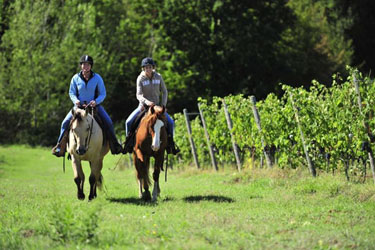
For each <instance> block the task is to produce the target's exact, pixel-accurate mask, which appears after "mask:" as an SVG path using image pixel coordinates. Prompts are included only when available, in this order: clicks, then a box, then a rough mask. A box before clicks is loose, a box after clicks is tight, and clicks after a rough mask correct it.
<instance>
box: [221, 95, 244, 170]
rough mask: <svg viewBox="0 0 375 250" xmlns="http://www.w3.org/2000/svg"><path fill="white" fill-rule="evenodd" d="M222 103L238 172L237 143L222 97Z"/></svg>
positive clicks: (239, 168) (238, 156)
mask: <svg viewBox="0 0 375 250" xmlns="http://www.w3.org/2000/svg"><path fill="white" fill-rule="evenodd" d="M223 105H224V112H225V118H226V120H227V125H228V129H229V133H230V137H231V140H232V146H233V151H234V156H235V158H236V162H237V169H238V172H240V171H241V161H240V154H239V153H238V146H237V143H236V141H235V139H234V136H233V133H232V128H233V125H232V119H231V118H230V114H229V112H228V107H227V104H226V103H225V100H224V99H223Z"/></svg>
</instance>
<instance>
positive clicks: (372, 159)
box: [353, 73, 375, 183]
mask: <svg viewBox="0 0 375 250" xmlns="http://www.w3.org/2000/svg"><path fill="white" fill-rule="evenodd" d="M353 82H354V87H355V91H356V93H357V99H358V107H359V112H360V113H361V114H362V100H361V93H360V91H359V84H358V80H357V78H356V76H355V73H353ZM362 122H363V127H364V129H365V132H366V133H367V136H368V137H369V141H371V138H370V128H369V124H368V123H367V122H366V121H365V120H363V121H362ZM368 158H369V160H370V166H371V172H372V179H373V181H374V183H375V168H374V155H373V152H372V149H371V146H369V147H368Z"/></svg>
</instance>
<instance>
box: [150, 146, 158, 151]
mask: <svg viewBox="0 0 375 250" xmlns="http://www.w3.org/2000/svg"><path fill="white" fill-rule="evenodd" d="M151 148H152V150H153V151H158V150H159V147H158V146H154V145H151Z"/></svg>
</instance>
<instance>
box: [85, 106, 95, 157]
mask: <svg viewBox="0 0 375 250" xmlns="http://www.w3.org/2000/svg"><path fill="white" fill-rule="evenodd" d="M86 108H87V107H86ZM86 108H85V110H86ZM93 126H94V109H93V108H91V126H90V132H89V136H87V138H86V141H85V149H86V151H87V150H88V149H89V145H90V141H91V135H92V127H93Z"/></svg>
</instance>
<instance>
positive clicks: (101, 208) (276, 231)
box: [0, 146, 375, 249]
mask: <svg viewBox="0 0 375 250" xmlns="http://www.w3.org/2000/svg"><path fill="white" fill-rule="evenodd" d="M124 157H125V156H122V159H124ZM126 157H127V156H126ZM119 159H120V156H112V155H108V156H107V157H106V158H105V163H104V170H103V176H104V184H105V188H104V190H103V191H99V193H98V198H97V199H96V200H94V201H92V202H88V201H87V196H88V188H89V185H88V175H89V173H88V172H89V167H88V164H87V163H85V164H84V168H85V170H86V185H85V194H86V200H85V201H79V200H77V199H76V186H75V184H74V182H73V173H72V169H71V162H70V161H66V172H65V173H63V171H62V159H61V158H55V157H53V156H52V155H51V154H50V150H49V149H46V148H31V147H27V146H0V249H98V248H99V249H374V246H375V237H374V233H375V185H374V184H372V183H367V184H355V183H351V182H347V181H345V179H344V175H340V176H331V175H320V176H319V177H317V178H315V179H314V178H312V177H310V175H309V173H308V172H307V170H306V172H297V171H291V170H289V171H286V170H278V169H274V170H260V169H255V170H245V171H243V172H241V173H237V172H236V171H235V170H234V169H233V170H222V171H219V172H218V173H214V172H211V171H197V170H192V169H191V170H189V169H185V170H184V171H181V170H176V169H175V170H169V171H168V181H167V182H165V181H164V172H163V173H162V176H161V183H160V184H161V191H162V193H161V197H160V199H159V202H158V203H156V204H153V203H143V202H140V201H139V200H138V198H137V195H138V190H137V184H136V179H135V173H134V170H133V169H132V168H131V169H129V168H125V169H122V170H121V168H120V167H116V164H117V162H118V160H119ZM115 167H116V169H115V170H113V168H115Z"/></svg>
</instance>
